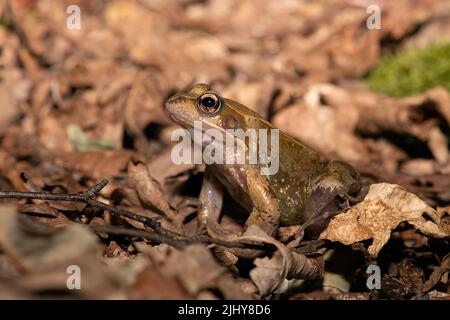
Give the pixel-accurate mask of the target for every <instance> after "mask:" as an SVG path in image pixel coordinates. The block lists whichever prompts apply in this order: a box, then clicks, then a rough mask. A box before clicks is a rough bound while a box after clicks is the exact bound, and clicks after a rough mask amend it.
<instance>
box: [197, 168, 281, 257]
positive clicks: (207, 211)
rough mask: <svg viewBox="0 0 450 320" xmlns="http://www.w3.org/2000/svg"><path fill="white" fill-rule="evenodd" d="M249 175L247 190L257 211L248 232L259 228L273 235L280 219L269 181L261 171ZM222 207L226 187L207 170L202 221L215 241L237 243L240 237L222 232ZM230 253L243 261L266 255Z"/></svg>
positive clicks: (249, 218) (202, 193)
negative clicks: (256, 226) (250, 229)
mask: <svg viewBox="0 0 450 320" xmlns="http://www.w3.org/2000/svg"><path fill="white" fill-rule="evenodd" d="M246 173H247V187H248V192H249V195H250V197H251V199H252V204H253V208H252V211H251V213H250V216H249V217H248V219H247V221H246V223H245V230H246V229H247V228H248V227H249V226H250V225H253V224H255V225H258V226H259V227H260V228H261V229H262V230H264V231H265V232H266V233H267V234H269V235H272V234H274V233H275V231H276V229H277V227H278V223H279V218H280V211H279V209H278V202H277V200H276V198H275V196H274V194H273V192H272V190H271V188H270V186H269V185H268V183H267V181H266V180H265V179H264V177H262V176H261V175H259V171H258V172H257V170H256V169H253V168H252V169H249V170H246ZM222 205H223V186H222V185H221V183H220V182H219V181H218V180H217V178H216V177H215V176H214V174H213V172H212V169H211V168H209V167H206V170H205V173H204V178H203V185H202V189H201V191H200V203H199V211H198V219H199V221H200V224H201V226H202V227H204V228H205V229H206V230H207V233H208V234H209V235H210V236H211V237H213V238H217V239H222V240H227V241H231V240H235V239H236V238H237V237H238V236H239V235H237V234H233V233H232V232H230V231H229V230H226V229H224V228H222V227H221V226H220V224H219V222H218V221H219V216H220V212H221V209H222ZM227 250H228V251H230V252H231V253H233V254H235V255H236V256H238V257H242V258H254V257H256V256H258V255H261V253H262V251H261V250H256V249H237V248H234V249H227Z"/></svg>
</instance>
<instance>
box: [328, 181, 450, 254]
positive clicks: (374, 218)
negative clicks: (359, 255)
mask: <svg viewBox="0 0 450 320" xmlns="http://www.w3.org/2000/svg"><path fill="white" fill-rule="evenodd" d="M428 218H429V219H428ZM403 221H406V222H408V223H409V224H411V225H413V226H414V227H415V228H416V229H417V230H419V231H421V232H423V233H424V234H426V235H428V236H431V237H435V238H443V237H448V236H450V230H449V226H447V225H445V224H443V223H442V222H441V215H440V214H439V213H438V212H437V211H436V210H435V209H433V208H431V207H430V206H429V205H427V204H426V203H425V202H424V201H423V200H421V199H420V198H419V197H418V196H416V195H414V194H412V193H410V192H408V191H406V190H405V189H404V188H402V187H400V186H398V185H394V184H388V183H378V184H373V185H371V186H370V189H369V192H368V194H367V196H366V197H365V199H364V200H363V201H362V202H360V203H359V204H357V205H355V206H353V207H351V208H350V209H349V210H347V211H346V212H344V213H341V214H339V215H337V216H336V217H334V218H333V219H332V220H331V221H330V224H329V225H328V227H327V229H326V230H325V231H324V232H322V234H321V235H320V238H321V239H327V240H331V241H339V242H341V243H343V244H346V245H349V244H353V243H355V242H359V241H363V240H368V239H373V242H372V244H371V245H370V246H369V248H368V251H369V254H370V255H371V256H373V257H376V256H377V255H378V253H379V252H380V250H381V249H382V248H383V246H384V245H385V244H386V243H387V241H388V240H389V238H390V235H391V231H392V230H393V229H395V228H396V227H397V226H398V225H399V224H400V223H401V222H403Z"/></svg>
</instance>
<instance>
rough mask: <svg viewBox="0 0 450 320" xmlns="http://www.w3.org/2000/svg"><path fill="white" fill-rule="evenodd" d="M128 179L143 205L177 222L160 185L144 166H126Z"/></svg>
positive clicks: (131, 163) (139, 164)
mask: <svg viewBox="0 0 450 320" xmlns="http://www.w3.org/2000/svg"><path fill="white" fill-rule="evenodd" d="M128 177H129V179H130V183H131V184H132V185H134V186H135V188H136V191H137V193H138V196H139V199H140V200H141V201H142V202H143V204H144V205H147V206H150V207H151V208H154V209H156V210H158V211H159V212H161V213H162V214H164V215H165V216H166V217H167V218H169V219H170V220H171V221H173V222H176V221H177V214H176V212H175V210H174V209H172V207H171V206H170V204H169V203H168V202H167V200H166V199H165V197H164V194H163V191H162V188H161V186H160V184H159V183H158V181H156V180H155V179H153V177H152V176H151V175H150V173H149V172H148V170H147V167H146V166H145V164H143V163H141V162H138V163H136V164H134V163H133V162H130V163H129V164H128Z"/></svg>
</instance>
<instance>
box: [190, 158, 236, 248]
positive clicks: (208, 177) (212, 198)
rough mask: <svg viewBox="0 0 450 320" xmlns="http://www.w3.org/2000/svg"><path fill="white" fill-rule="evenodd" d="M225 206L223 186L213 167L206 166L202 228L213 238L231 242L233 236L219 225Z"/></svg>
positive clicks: (200, 214)
mask: <svg viewBox="0 0 450 320" xmlns="http://www.w3.org/2000/svg"><path fill="white" fill-rule="evenodd" d="M222 206H223V186H222V185H221V183H220V182H219V180H217V178H216V177H215V176H214V174H213V172H212V169H211V167H209V166H206V168H205V172H204V174H203V184H202V189H201V191H200V196H199V207H198V220H199V223H200V228H201V229H202V230H206V232H207V233H208V234H209V235H210V236H211V237H213V238H218V239H223V240H231V238H232V234H231V232H229V231H228V230H225V229H224V228H222V227H221V226H220V225H219V217H220V212H221V211H222Z"/></svg>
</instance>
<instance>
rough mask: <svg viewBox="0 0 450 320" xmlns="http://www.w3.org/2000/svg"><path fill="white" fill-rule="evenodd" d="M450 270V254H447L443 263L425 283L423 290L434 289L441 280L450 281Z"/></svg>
mask: <svg viewBox="0 0 450 320" xmlns="http://www.w3.org/2000/svg"><path fill="white" fill-rule="evenodd" d="M449 271H450V254H448V255H446V256H445V257H444V258H443V259H442V262H441V265H440V266H438V267H435V268H434V270H433V273H432V274H431V275H430V278H428V280H427V281H425V283H424V284H423V287H422V292H427V291H430V290H431V289H433V287H434V286H435V285H437V284H438V283H439V282H441V281H442V282H444V283H446V282H448V279H449V277H448V276H449Z"/></svg>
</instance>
